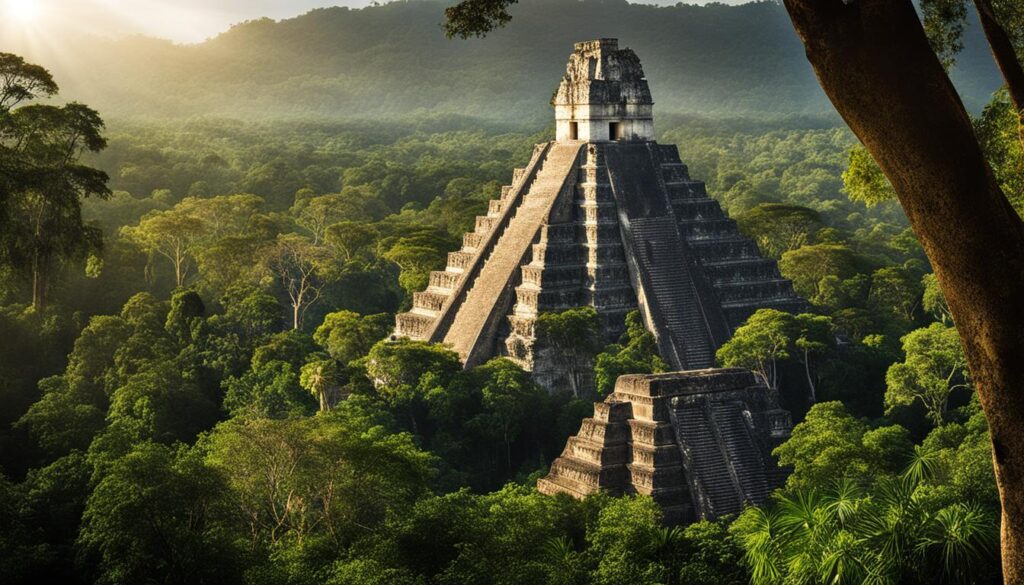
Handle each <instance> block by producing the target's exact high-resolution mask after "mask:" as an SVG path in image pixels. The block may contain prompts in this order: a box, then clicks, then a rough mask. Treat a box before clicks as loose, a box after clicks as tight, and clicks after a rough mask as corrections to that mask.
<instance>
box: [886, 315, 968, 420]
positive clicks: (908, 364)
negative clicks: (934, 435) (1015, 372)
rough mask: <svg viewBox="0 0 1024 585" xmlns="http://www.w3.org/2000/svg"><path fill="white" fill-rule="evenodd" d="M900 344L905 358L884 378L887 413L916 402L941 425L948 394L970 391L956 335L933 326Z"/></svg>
mask: <svg viewBox="0 0 1024 585" xmlns="http://www.w3.org/2000/svg"><path fill="white" fill-rule="evenodd" d="M901 341H902V342H903V352H904V353H905V354H906V358H905V359H904V360H903V361H902V362H899V363H895V364H893V365H891V366H889V371H888V372H886V374H885V382H886V391H885V404H886V408H887V412H889V411H892V410H893V409H894V408H895V407H897V406H904V405H910V404H913V403H914V402H917V401H919V402H921V404H923V405H924V407H925V410H926V411H927V413H928V418H929V419H930V420H931V421H932V423H934V424H935V425H936V426H938V425H941V424H942V423H943V421H944V418H945V414H946V405H947V404H948V403H949V396H950V394H951V393H952V392H953V391H954V390H956V389H958V388H969V387H970V379H969V376H968V372H967V360H966V359H965V358H964V353H963V349H962V348H961V345H960V338H959V336H958V335H957V331H956V329H955V328H953V327H947V326H945V325H943V324H942V323H932V324H931V325H929V326H928V327H925V328H923V329H917V330H915V331H912V332H910V333H908V334H907V335H906V336H904V337H903V339H902V340H901Z"/></svg>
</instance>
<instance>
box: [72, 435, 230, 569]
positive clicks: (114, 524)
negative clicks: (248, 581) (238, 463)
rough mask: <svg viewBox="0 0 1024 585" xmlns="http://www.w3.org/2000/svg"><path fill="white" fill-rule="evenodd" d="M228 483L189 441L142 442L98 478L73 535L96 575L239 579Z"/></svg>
mask: <svg viewBox="0 0 1024 585" xmlns="http://www.w3.org/2000/svg"><path fill="white" fill-rule="evenodd" d="M226 493H227V484H226V483H225V481H224V479H223V478H222V477H221V476H220V474H219V473H217V472H215V471H214V470H212V469H210V468H209V467H207V466H206V465H204V464H203V461H202V459H201V458H200V457H199V456H198V454H197V453H196V452H194V451H192V450H190V449H188V448H187V447H177V448H174V447H167V446H164V445H159V444H155V443H149V442H144V443H142V444H139V445H137V446H136V447H135V448H133V449H132V451H131V452H130V453H128V454H127V455H125V456H124V457H122V458H120V459H119V460H117V461H116V462H115V463H114V464H113V465H112V466H111V467H110V468H109V470H108V472H107V473H106V474H105V475H104V476H103V477H102V478H101V479H100V480H99V483H98V484H97V485H96V489H95V490H94V491H93V493H92V495H91V496H90V497H89V500H88V503H87V504H86V508H85V512H84V514H83V516H82V528H81V532H80V533H79V537H78V546H79V547H80V548H81V550H82V552H83V554H84V555H85V558H86V559H88V560H89V561H90V562H89V565H88V566H93V567H95V568H94V578H95V579H96V582H97V583H211V584H212V583H241V582H242V579H241V567H240V563H239V561H240V551H238V550H237V549H236V548H235V546H234V543H233V541H234V539H235V534H234V533H233V531H232V530H231V525H230V521H229V519H228V517H227V512H228V503H227V499H226V498H225V497H224V496H225V494H226Z"/></svg>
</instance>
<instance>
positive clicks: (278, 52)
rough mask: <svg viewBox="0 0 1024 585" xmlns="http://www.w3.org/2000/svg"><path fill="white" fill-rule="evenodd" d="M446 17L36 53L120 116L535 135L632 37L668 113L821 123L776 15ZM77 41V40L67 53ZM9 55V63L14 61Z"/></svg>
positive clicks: (571, 4)
mask: <svg viewBox="0 0 1024 585" xmlns="http://www.w3.org/2000/svg"><path fill="white" fill-rule="evenodd" d="M445 5H446V4H445V3H443V2H437V1H434V0H420V1H409V2H393V3H389V4H384V5H381V6H373V7H369V8H365V9H360V10H351V9H347V8H328V9H318V10H314V11H312V12H309V13H307V14H305V15H303V16H299V17H297V18H293V19H289V20H284V21H280V22H274V21H272V20H269V19H265V20H257V21H250V22H246V23H243V24H240V25H237V26H235V27H233V28H232V29H231V30H229V31H227V32H225V33H224V34H221V35H220V36H218V37H216V38H214V39H211V40H209V41H207V42H205V43H202V44H198V45H187V46H182V45H174V44H172V43H170V42H167V41H160V40H154V39H147V38H141V37H134V38H128V39H122V40H118V41H110V40H98V39H89V40H78V41H72V40H68V41H67V43H71V44H73V45H74V46H73V49H72V50H70V51H69V50H66V49H65V50H62V51H61V53H60V54H53V55H49V54H46V53H45V49H36V50H30V51H29V50H26V51H24V52H25V54H26V55H27V56H29V57H31V58H32V59H34V60H36V61H37V62H40V63H42V64H43V65H46V66H47V67H49V68H51V69H52V70H53V71H54V73H55V74H56V75H57V78H58V81H59V82H60V83H61V84H62V86H63V88H64V93H63V95H64V96H65V97H68V98H74V99H79V100H82V101H85V102H86V103H89V104H90V105H93V106H94V107H97V108H98V109H100V110H101V111H102V112H103V113H104V114H105V115H106V116H108V117H157V118H176V117H191V116H196V115H204V116H219V117H239V118H281V117H300V118H310V117H315V118H350V117H381V116H392V117H401V118H405V117H408V116H415V115H416V114H417V113H418V112H430V113H432V114H436V113H459V114H465V115H469V116H479V117H484V118H492V119H495V120H503V121H511V122H523V123H527V124H536V123H539V122H543V121H547V120H548V118H549V116H550V108H549V106H548V101H549V98H550V96H551V94H552V92H553V91H554V89H555V87H556V86H557V84H558V80H559V78H560V76H561V74H562V72H563V68H564V66H565V61H566V58H567V56H568V55H569V53H570V52H571V50H572V43H573V42H575V41H579V40H585V39H590V38H596V37H601V36H608V37H618V38H619V39H620V42H621V43H622V44H623V45H626V46H629V47H632V48H633V49H635V50H636V51H637V53H638V54H639V55H640V58H641V61H642V62H643V64H644V68H645V70H646V73H647V76H648V79H649V80H650V83H651V89H652V91H653V93H654V99H655V102H656V103H657V105H656V111H658V112H662V113H666V112H678V113H698V114H704V115H712V116H720V115H730V116H778V115H785V114H802V115H820V114H828V113H831V107H830V105H829V104H828V102H827V100H826V99H825V97H824V95H823V94H822V92H821V90H820V89H819V87H818V84H817V82H816V80H815V78H814V75H813V73H812V71H811V69H810V66H809V65H808V64H807V61H806V59H805V58H804V55H803V50H802V47H801V46H800V43H799V41H798V39H797V38H796V35H795V34H794V32H793V29H792V26H791V24H790V22H789V20H788V18H787V16H786V14H785V11H784V9H783V8H782V7H781V6H780V5H778V4H776V3H775V2H758V3H751V4H745V5H740V6H728V5H724V4H712V5H707V6H692V5H686V4H677V5H675V6H671V7H657V6H651V5H641V4H629V3H627V2H625V1H624V0H604V1H602V0H585V1H578V0H525V1H524V2H522V3H520V4H518V5H516V6H515V7H514V8H513V14H514V20H513V22H512V24H511V25H510V26H509V27H507V28H505V29H502V30H499V31H497V32H495V33H494V34H492V35H491V36H489V37H488V38H486V39H474V40H469V41H460V40H447V39H445V38H444V36H443V34H442V32H441V28H440V23H441V21H442V18H443V17H442V12H443V9H444V7H445ZM62 42H63V41H62ZM0 50H10V49H8V48H5V47H3V44H2V41H0ZM954 73H955V78H956V80H957V83H958V87H960V89H961V91H962V93H963V94H964V96H965V101H966V102H967V103H968V106H969V107H971V108H972V109H977V108H978V107H980V106H981V105H982V104H984V102H985V101H987V99H988V96H989V94H990V93H991V92H992V91H993V90H994V89H995V88H996V87H998V85H999V78H998V74H997V72H996V71H995V69H994V67H993V66H992V65H991V59H990V57H989V55H988V54H987V51H986V47H985V45H984V43H983V42H982V40H981V39H980V37H979V32H978V30H977V27H971V28H969V30H968V46H967V49H966V50H965V52H964V53H963V54H962V55H961V57H960V66H959V67H958V69H957V70H956V71H955V72H954Z"/></svg>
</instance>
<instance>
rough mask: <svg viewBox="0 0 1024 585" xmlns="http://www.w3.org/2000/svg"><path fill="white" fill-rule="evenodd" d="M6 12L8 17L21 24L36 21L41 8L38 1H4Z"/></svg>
mask: <svg viewBox="0 0 1024 585" xmlns="http://www.w3.org/2000/svg"><path fill="white" fill-rule="evenodd" d="M3 2H4V8H5V9H6V10H5V11H4V12H5V13H6V14H7V16H8V17H10V18H13V19H15V20H18V21H21V22H29V21H32V20H35V18H36V17H37V16H39V12H40V7H39V2H38V1H37V0H3Z"/></svg>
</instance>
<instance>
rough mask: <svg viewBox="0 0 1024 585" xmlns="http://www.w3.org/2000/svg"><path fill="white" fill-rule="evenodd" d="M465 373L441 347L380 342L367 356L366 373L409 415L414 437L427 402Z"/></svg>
mask: <svg viewBox="0 0 1024 585" xmlns="http://www.w3.org/2000/svg"><path fill="white" fill-rule="evenodd" d="M461 370H462V362H461V361H460V360H459V355H458V354H457V353H455V352H453V351H451V350H450V349H448V348H446V347H444V346H443V345H439V344H430V343H426V342H423V341H413V340H410V339H399V340H397V341H394V342H380V343H378V344H377V345H375V346H373V349H371V350H370V353H369V355H368V356H367V362H366V373H367V375H368V376H369V378H370V379H371V380H372V381H373V384H374V386H375V387H376V390H377V392H378V393H379V394H380V395H381V397H383V398H384V400H385V401H386V402H387V403H388V404H389V405H391V406H392V407H394V408H397V409H399V410H402V411H404V412H405V413H406V415H407V417H408V420H409V422H410V424H411V428H412V431H413V433H416V434H419V432H420V426H421V425H420V423H419V422H418V421H419V420H420V419H422V418H423V416H424V414H423V411H424V410H425V408H426V405H425V400H426V397H427V395H428V394H430V393H431V392H432V391H434V390H436V389H444V388H446V387H447V386H448V384H449V383H450V382H451V381H452V379H453V378H454V377H455V375H456V374H457V373H458V372H459V371H461Z"/></svg>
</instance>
